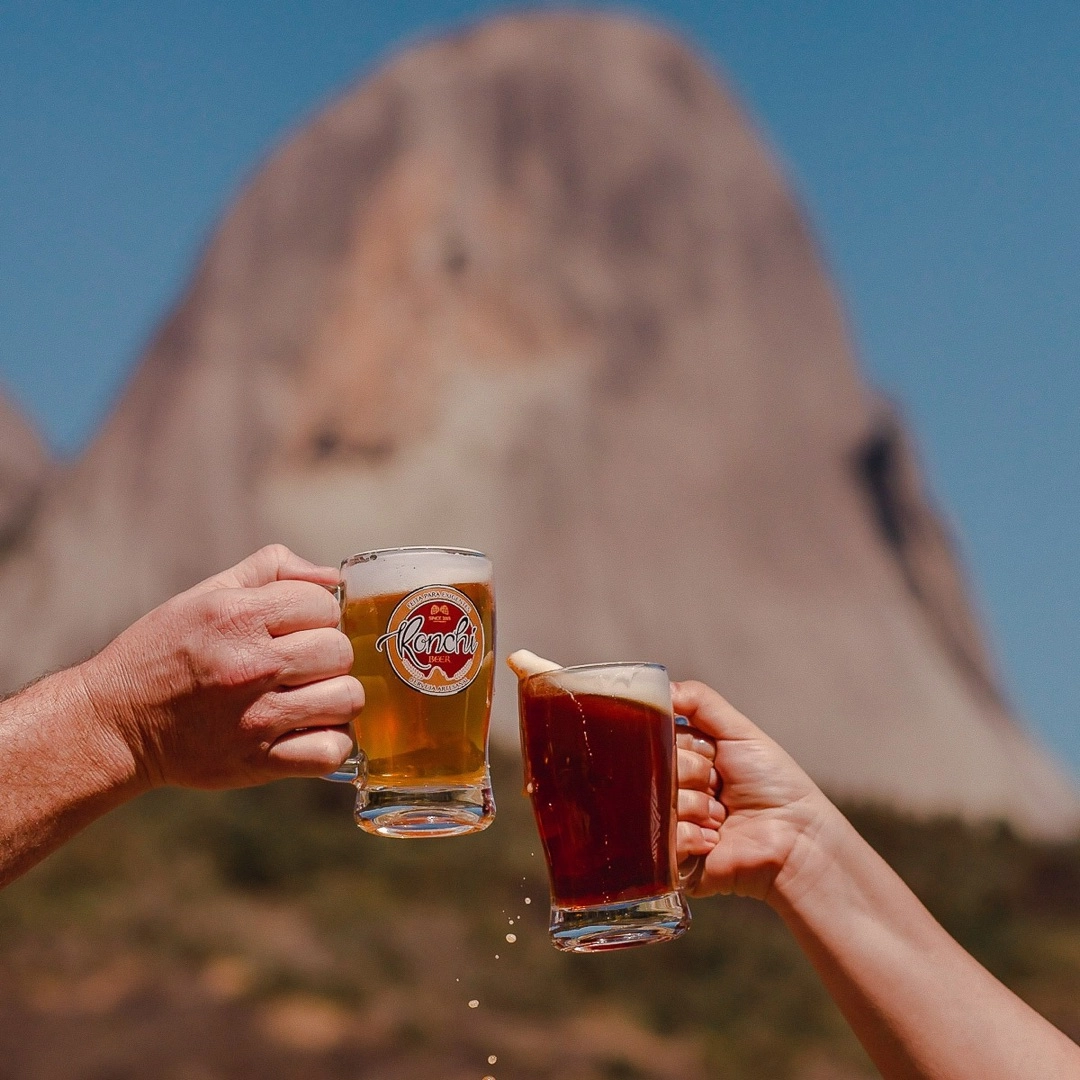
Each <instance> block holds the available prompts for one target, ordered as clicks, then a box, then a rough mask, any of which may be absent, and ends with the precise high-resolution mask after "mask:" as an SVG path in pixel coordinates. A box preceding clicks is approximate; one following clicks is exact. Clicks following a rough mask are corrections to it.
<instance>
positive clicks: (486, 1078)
mask: <svg viewBox="0 0 1080 1080" xmlns="http://www.w3.org/2000/svg"><path fill="white" fill-rule="evenodd" d="M484 1080H495V1077H494V1076H485V1077H484Z"/></svg>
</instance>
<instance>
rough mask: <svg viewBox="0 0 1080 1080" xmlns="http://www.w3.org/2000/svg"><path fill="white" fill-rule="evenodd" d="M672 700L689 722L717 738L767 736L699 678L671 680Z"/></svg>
mask: <svg viewBox="0 0 1080 1080" xmlns="http://www.w3.org/2000/svg"><path fill="white" fill-rule="evenodd" d="M671 703H672V705H673V706H674V708H675V712H676V713H677V714H681V715H682V716H685V717H686V719H687V720H688V721H689V723H690V726H691V727H694V728H697V729H698V731H701V732H703V733H704V734H706V735H711V736H712V737H713V738H714V739H764V738H766V735H765V733H764V732H763V731H762V730H761V729H760V728H759V727H757V725H756V724H754V723H753V722H752V721H750V720H748V719H747V718H746V717H745V716H743V714H742V713H741V712H739V710H738V709H736V708H735V706H734V705H732V704H730V702H728V701H725V700H724V698H722V697H721V696H720V695H719V694H718V693H717V692H716V691H715V690H713V689H712V688H711V687H708V686H706V685H705V684H704V683H700V682H693V681H691V682H677V683H672V684H671Z"/></svg>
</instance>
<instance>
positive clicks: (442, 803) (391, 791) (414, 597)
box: [341, 548, 495, 837]
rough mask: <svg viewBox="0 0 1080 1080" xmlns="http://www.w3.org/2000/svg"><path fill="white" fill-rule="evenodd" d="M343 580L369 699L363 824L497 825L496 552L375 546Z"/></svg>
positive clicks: (467, 828)
mask: <svg viewBox="0 0 1080 1080" xmlns="http://www.w3.org/2000/svg"><path fill="white" fill-rule="evenodd" d="M341 588H342V629H343V630H344V632H345V633H346V634H347V635H348V637H349V640H350V641H351V642H352V646H353V656H354V661H353V668H352V673H353V675H355V676H356V677H357V678H358V679H359V680H360V681H361V682H362V683H363V685H364V696H365V702H366V703H365V705H364V709H363V711H362V712H361V713H360V714H359V716H357V717H356V718H355V719H354V721H353V734H354V737H355V739H356V745H357V749H358V754H357V772H358V773H360V774H362V775H360V776H358V778H357V780H358V787H359V789H360V795H359V798H358V800H357V810H356V819H357V823H358V824H359V825H360V826H361V827H362V828H364V829H367V830H368V831H369V832H376V833H380V834H381V835H384V836H409V837H411V836H451V835H458V834H462V833H468V832H476V831H478V830H479V829H483V828H486V827H487V826H488V825H489V824H490V822H491V819H492V818H493V816H494V813H495V804H494V801H493V798H492V794H491V781H490V777H489V774H488V763H487V745H488V726H489V720H490V716H491V691H492V682H493V668H494V658H495V601H494V592H493V589H492V576H491V563H490V561H489V560H488V559H487V558H486V557H485V556H484V555H481V554H480V553H478V552H473V551H462V550H450V549H445V548H396V549H392V550H389V551H372V552H365V553H364V554H362V555H355V556H353V557H352V558H351V559H347V560H346V561H345V562H344V563H343V564H342V567H341Z"/></svg>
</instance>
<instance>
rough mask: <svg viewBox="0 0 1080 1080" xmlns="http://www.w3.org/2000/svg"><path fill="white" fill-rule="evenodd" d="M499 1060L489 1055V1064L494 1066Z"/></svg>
mask: <svg viewBox="0 0 1080 1080" xmlns="http://www.w3.org/2000/svg"><path fill="white" fill-rule="evenodd" d="M498 1060H499V1059H498V1058H497V1057H496V1056H495V1055H494V1054H488V1064H489V1065H494V1064H495V1062H496V1061H498Z"/></svg>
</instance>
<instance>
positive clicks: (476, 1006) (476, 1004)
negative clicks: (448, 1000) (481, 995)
mask: <svg viewBox="0 0 1080 1080" xmlns="http://www.w3.org/2000/svg"><path fill="white" fill-rule="evenodd" d="M469 1008H470V1009H479V1008H480V1002H479V1001H477V1000H476V998H473V999H472V1001H470V1002H469Z"/></svg>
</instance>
